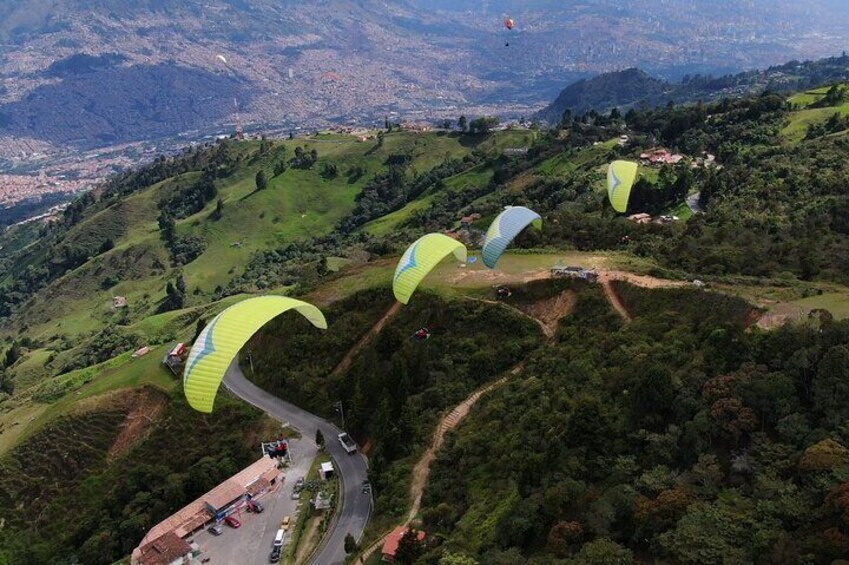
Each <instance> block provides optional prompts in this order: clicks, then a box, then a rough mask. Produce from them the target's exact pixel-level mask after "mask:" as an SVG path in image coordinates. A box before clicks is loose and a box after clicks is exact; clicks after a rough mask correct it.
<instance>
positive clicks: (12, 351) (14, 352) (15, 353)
mask: <svg viewBox="0 0 849 565" xmlns="http://www.w3.org/2000/svg"><path fill="white" fill-rule="evenodd" d="M20 358H21V350H20V347H18V342H17V341H13V342H12V345H11V346H9V349H7V350H6V358H5V359H4V361H3V366H4V367H6V368H9V367H11V366H12V365H14V364H15V361H17V360H18V359H20Z"/></svg>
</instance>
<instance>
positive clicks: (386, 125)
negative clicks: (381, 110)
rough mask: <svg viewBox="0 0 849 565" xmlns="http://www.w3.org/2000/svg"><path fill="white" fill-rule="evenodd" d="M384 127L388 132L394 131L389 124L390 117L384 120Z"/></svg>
mask: <svg viewBox="0 0 849 565" xmlns="http://www.w3.org/2000/svg"><path fill="white" fill-rule="evenodd" d="M383 127H384V129H385V130H386V131H387V132H391V131H392V124H390V123H389V117H388V116H387V117H385V118H383Z"/></svg>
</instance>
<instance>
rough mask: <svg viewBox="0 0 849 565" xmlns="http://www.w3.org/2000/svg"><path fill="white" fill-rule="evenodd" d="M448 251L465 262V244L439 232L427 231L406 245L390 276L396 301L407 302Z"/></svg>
mask: <svg viewBox="0 0 849 565" xmlns="http://www.w3.org/2000/svg"><path fill="white" fill-rule="evenodd" d="M450 253H453V254H454V257H456V258H457V260H458V261H460V262H463V263H465V261H466V246H465V245H463V244H462V243H460V242H459V241H457V240H456V239H452V238H450V237H448V236H447V235H445V234H441V233H429V234H427V235H425V236H422V237H420V238H419V239H417V240H416V242H415V243H413V244H412V245H411V246H410V247H408V248H407V250H406V251H405V252H404V255H402V256H401V260H400V261H398V266H397V267H395V276H394V277H392V292H393V293H394V294H395V298H396V299H398V302H400V303H402V304H406V303H407V302H409V300H410V296H412V294H413V292H415V290H416V287H418V286H419V283H420V282H422V279H424V278H425V277H426V276H427V274H428V273H429V272H430V271H431V270H432V269H433V268H434V267H436V265H438V264H439V262H440V261H442V260H443V259H444V258H445V257H446V256H447V255H448V254H450Z"/></svg>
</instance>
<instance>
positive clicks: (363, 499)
mask: <svg viewBox="0 0 849 565" xmlns="http://www.w3.org/2000/svg"><path fill="white" fill-rule="evenodd" d="M224 384H225V385H226V386H227V388H228V389H229V390H230V391H231V392H232V393H233V394H235V395H236V396H238V397H239V398H241V399H242V400H244V401H246V402H248V403H250V404H253V405H254V406H256V407H257V408H259V409H260V410H263V411H264V412H266V413H267V414H269V415H270V416H272V417H274V418H277V419H278V420H280V421H283V422H288V423H289V424H290V425H291V426H292V427H294V428H296V429H298V431H300V432H301V434H303V436H304V439H306V440H309V439H311V438H314V437H315V431H316V430H317V429H320V430H321V433H322V434H323V435H324V438H325V439H326V444H327V451H328V453H329V454H330V456H331V457H333V461H334V466H335V467H336V469H337V472H338V473H339V476H340V478H341V479H342V491H343V493H344V496H343V499H342V510H341V512H340V513H339V519H338V520H337V522H336V524H335V527H334V528H333V529H332V530H331V531H329V532H328V533H327V534H326V535H325V538H324V542H325V543H324V544H323V545H322V547H321V548H320V549H319V551H318V552H317V553H316V554H315V556H314V557H313V560H312V563H313V565H337V564H341V563H344V562H345V536H346V535H347V534H349V533H350V534H351V535H353V536H354V538H355V539H356V540H357V541H360V539H361V538H362V535H363V530H365V527H366V524H367V523H368V520H369V517H370V515H371V504H372V501H371V495H368V494H363V492H362V483H363V481H364V480H366V477H367V467H366V460H365V457H363V456H362V455H361V454H360V453H359V452H357V453H356V454H354V455H348V453H346V452H345V450H344V449H343V448H342V445H341V444H340V443H339V441H338V440H337V439H336V436H337V434H339V432H340V430H339V429H338V428H337V427H336V426H334V425H333V424H331V423H330V422H328V421H327V420H323V419H321V418H319V417H318V416H316V415H314V414H311V413H309V412H307V411H306V410H303V409H301V408H298V407H297V406H295V405H294V404H290V403H288V402H284V401H283V400H280V399H279V398H277V397H276V396H274V395H272V394H269V393H268V392H266V391H264V390H263V389H261V388H259V387H258V386H256V385H254V384H253V383H252V382H250V381H248V380H247V379H246V378H245V375H244V374H243V373H242V369H241V367H239V365H238V363H236V362H234V363H233V364H232V365H230V368H229V369H228V370H227V376H226V377H225V378H224ZM222 537H223V536H222Z"/></svg>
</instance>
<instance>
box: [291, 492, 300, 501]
mask: <svg viewBox="0 0 849 565" xmlns="http://www.w3.org/2000/svg"><path fill="white" fill-rule="evenodd" d="M300 499H301V493H299V492H298V491H294V492H292V500H300Z"/></svg>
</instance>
